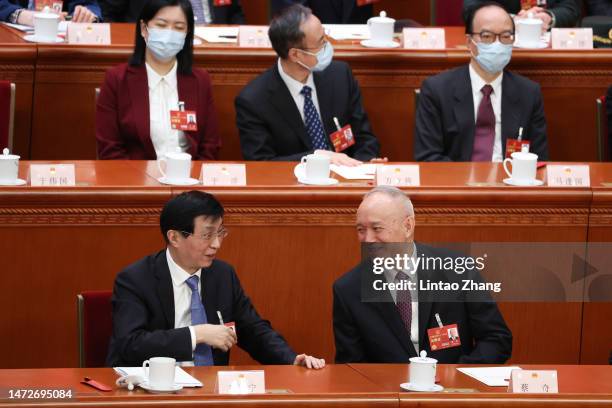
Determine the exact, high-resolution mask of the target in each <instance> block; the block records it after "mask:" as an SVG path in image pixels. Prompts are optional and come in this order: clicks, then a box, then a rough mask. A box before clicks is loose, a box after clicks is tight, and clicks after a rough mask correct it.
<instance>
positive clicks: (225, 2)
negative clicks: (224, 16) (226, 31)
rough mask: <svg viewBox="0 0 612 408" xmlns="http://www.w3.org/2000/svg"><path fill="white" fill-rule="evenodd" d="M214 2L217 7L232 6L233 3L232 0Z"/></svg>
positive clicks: (216, 0)
mask: <svg viewBox="0 0 612 408" xmlns="http://www.w3.org/2000/svg"><path fill="white" fill-rule="evenodd" d="M214 4H215V6H216V7H220V6H231V5H232V0H215V1H214Z"/></svg>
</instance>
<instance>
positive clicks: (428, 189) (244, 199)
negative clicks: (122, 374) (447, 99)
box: [0, 161, 612, 368]
mask: <svg viewBox="0 0 612 408" xmlns="http://www.w3.org/2000/svg"><path fill="white" fill-rule="evenodd" d="M32 163H37V162H25V161H22V162H21V163H20V166H21V167H20V177H21V178H27V176H28V174H27V172H28V166H29V165H30V164H32ZM38 163H43V162H38ZM246 166H247V182H248V186H247V187H173V186H166V185H162V184H160V183H159V182H158V181H157V180H156V178H157V177H159V172H158V170H157V165H156V163H155V162H146V161H81V162H76V169H77V186H76V187H70V188H42V187H28V186H24V187H2V188H0V242H2V247H3V254H7V255H5V257H4V268H3V270H5V271H7V272H6V273H3V274H0V287H2V288H10V290H6V289H5V292H4V293H3V296H2V297H0V310H3V311H4V313H3V314H2V315H1V316H0V325H1V326H2V327H3V331H4V332H5V333H10V335H7V336H0V349H3V350H11V353H8V354H7V355H5V357H4V359H3V362H2V366H3V367H6V368H17V367H60V366H75V365H76V363H77V343H76V340H77V336H76V307H75V296H76V294H77V293H79V292H81V291H84V290H98V289H110V288H112V285H113V280H114V277H115V275H116V274H117V273H118V272H119V271H120V270H121V269H123V268H124V267H125V266H127V265H129V264H130V263H132V262H134V261H136V260H138V259H140V258H142V257H143V256H145V255H148V254H150V253H153V252H154V251H157V250H160V249H161V248H163V246H164V244H163V239H162V237H161V234H160V232H159V213H160V209H161V207H162V206H163V205H164V203H165V202H166V201H167V200H168V199H169V198H170V197H172V196H173V195H176V194H178V193H180V192H182V191H186V190H190V189H192V188H200V189H204V190H206V191H208V192H211V193H213V194H215V195H216V196H217V197H218V198H219V199H220V201H221V202H222V203H223V205H224V206H225V209H226V216H225V224H226V225H227V226H228V228H229V230H230V235H229V237H228V238H227V239H226V240H225V241H224V242H223V247H222V249H221V251H220V253H219V258H220V259H224V260H226V261H228V262H229V263H231V264H232V265H234V266H235V267H236V270H237V272H238V275H239V277H240V279H241V281H242V284H243V286H244V287H245V290H246V291H247V293H248V294H249V295H250V296H251V298H252V300H253V301H254V304H255V305H256V307H257V309H258V311H259V312H260V314H261V315H262V316H264V317H265V318H267V319H269V320H270V321H271V322H272V324H273V326H274V327H275V328H276V329H278V330H279V331H280V332H281V333H282V334H283V335H284V336H285V337H286V338H287V340H288V341H289V343H290V344H291V345H292V346H293V347H294V349H295V350H297V351H299V352H308V353H311V354H314V355H320V356H322V357H324V358H326V359H327V360H328V361H332V360H333V356H334V349H333V333H332V292H331V286H332V284H333V282H334V280H335V279H336V278H338V277H339V276H341V275H342V274H344V273H345V272H346V271H348V270H349V269H351V268H352V267H353V266H354V265H356V264H357V262H358V260H359V258H360V247H359V243H358V241H357V236H356V233H355V227H354V223H355V211H356V208H357V206H358V205H359V202H360V200H361V198H362V196H363V194H364V193H365V192H366V191H368V190H369V189H370V188H372V182H368V181H348V180H344V179H340V183H339V184H338V185H336V186H332V187H312V186H304V185H300V184H299V183H298V182H297V181H296V179H295V177H294V175H293V168H294V166H295V163H258V162H250V163H247V164H246ZM200 168H201V162H198V163H195V164H194V166H193V174H192V175H193V176H195V177H197V176H198V174H199V171H200ZM544 175H545V170H544V169H541V170H539V173H538V177H539V178H541V179H542V178H544ZM503 178H505V173H504V171H503V169H502V168H501V165H499V164H492V163H423V164H421V186H420V187H415V188H407V189H405V191H406V192H407V193H408V194H409V196H410V197H411V198H412V200H413V202H414V205H415V209H416V222H417V226H416V240H418V241H420V242H424V243H427V242H578V243H585V245H586V243H587V242H601V241H609V240H610V236H612V234H611V233H610V232H611V227H612V199H610V197H612V184H611V183H612V165H611V164H598V163H593V164H591V179H592V187H591V188H583V189H576V188H548V187H545V186H542V187H535V188H517V187H509V186H506V185H504V184H503V183H502V182H501V180H502V179H503ZM29 293H35V294H36V296H34V301H30V300H26V299H27V298H26V295H27V294H29ZM500 307H501V309H502V312H503V314H504V317H505V319H506V321H507V323H508V325H509V326H510V328H511V330H512V332H513V335H514V349H513V360H512V361H517V362H520V363H555V364H578V363H583V364H603V363H606V362H607V359H608V355H609V351H610V350H609V344H611V343H610V341H607V340H606V339H612V329H611V328H610V327H609V325H607V324H602V319H603V320H605V319H606V316H609V315H610V314H609V313H608V312H607V311H608V310H609V308H610V304H609V303H602V304H587V303H582V302H573V303H542V302H539V303H503V304H501V305H500ZM47 311H48V313H47ZM603 312H606V313H607V314H606V313H604V314H602V313H603ZM550 333H560V334H561V333H562V335H559V336H557V337H556V340H555V341H554V342H552V343H551V342H549V341H545V339H546V337H547V336H549V334H550ZM41 336H43V337H44V342H41V341H40V338H41ZM33 349H36V350H38V352H37V353H32V352H31V350H33ZM232 361H233V362H235V363H240V364H243V363H247V362H249V361H252V360H250V359H249V358H248V356H246V355H245V354H244V353H242V352H241V351H237V352H234V353H233V354H232Z"/></svg>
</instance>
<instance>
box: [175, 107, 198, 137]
mask: <svg viewBox="0 0 612 408" xmlns="http://www.w3.org/2000/svg"><path fill="white" fill-rule="evenodd" d="M170 126H172V129H175V130H182V131H183V132H195V131H197V130H198V121H197V117H196V113H195V111H170Z"/></svg>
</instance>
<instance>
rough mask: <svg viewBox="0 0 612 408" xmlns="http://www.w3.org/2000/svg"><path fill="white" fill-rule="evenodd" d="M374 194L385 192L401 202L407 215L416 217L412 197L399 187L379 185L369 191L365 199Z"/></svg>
mask: <svg viewBox="0 0 612 408" xmlns="http://www.w3.org/2000/svg"><path fill="white" fill-rule="evenodd" d="M374 194H384V195H386V196H388V197H391V198H392V199H394V200H396V201H397V202H398V203H399V204H401V206H402V207H403V208H404V210H405V212H406V215H408V216H410V217H414V207H413V206H412V201H410V198H409V197H408V196H407V195H406V194H405V193H404V192H403V191H402V190H400V189H399V188H397V187H393V186H377V187H374V188H373V189H371V190H370V191H368V192H367V193H366V194H365V195H364V196H363V199H364V200H365V199H366V198H368V197H369V196H371V195H374Z"/></svg>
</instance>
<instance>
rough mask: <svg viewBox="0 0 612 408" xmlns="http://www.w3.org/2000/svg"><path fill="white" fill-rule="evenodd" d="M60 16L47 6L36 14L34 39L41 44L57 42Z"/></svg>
mask: <svg viewBox="0 0 612 408" xmlns="http://www.w3.org/2000/svg"><path fill="white" fill-rule="evenodd" d="M59 21H60V16H59V15H58V14H57V13H54V12H52V11H51V9H50V8H49V7H48V6H47V7H45V8H44V9H43V10H42V11H40V12H38V13H34V37H35V39H36V41H39V42H56V39H57V30H58V27H59Z"/></svg>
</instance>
